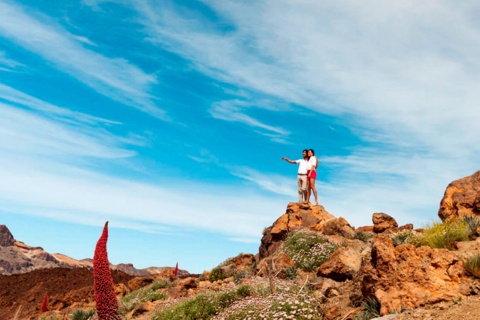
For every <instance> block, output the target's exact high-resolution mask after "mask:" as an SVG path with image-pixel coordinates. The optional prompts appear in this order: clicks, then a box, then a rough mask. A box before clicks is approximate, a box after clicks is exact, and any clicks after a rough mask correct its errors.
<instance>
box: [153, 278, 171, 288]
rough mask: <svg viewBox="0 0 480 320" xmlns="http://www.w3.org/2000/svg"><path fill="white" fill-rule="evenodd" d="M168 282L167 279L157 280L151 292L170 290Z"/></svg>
mask: <svg viewBox="0 0 480 320" xmlns="http://www.w3.org/2000/svg"><path fill="white" fill-rule="evenodd" d="M168 285H169V283H168V281H167V280H165V279H160V280H156V281H155V282H154V283H153V284H152V286H151V290H153V291H156V290H158V289H163V288H168Z"/></svg>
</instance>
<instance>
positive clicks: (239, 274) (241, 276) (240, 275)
mask: <svg viewBox="0 0 480 320" xmlns="http://www.w3.org/2000/svg"><path fill="white" fill-rule="evenodd" d="M243 279H245V272H243V271H240V272H237V273H235V274H234V275H233V282H235V283H240V282H241V281H242V280H243Z"/></svg>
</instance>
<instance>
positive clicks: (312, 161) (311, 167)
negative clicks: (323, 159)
mask: <svg viewBox="0 0 480 320" xmlns="http://www.w3.org/2000/svg"><path fill="white" fill-rule="evenodd" d="M307 154H308V173H307V178H308V191H307V202H310V194H311V192H312V190H313V195H314V197H315V205H316V206H318V197H317V189H316V188H315V179H316V178H317V172H316V171H315V169H317V167H318V159H317V157H315V151H313V149H309V150H308V153H307Z"/></svg>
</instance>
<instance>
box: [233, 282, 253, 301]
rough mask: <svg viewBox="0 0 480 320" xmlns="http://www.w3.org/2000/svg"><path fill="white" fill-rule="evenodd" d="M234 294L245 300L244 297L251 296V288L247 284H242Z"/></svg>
mask: <svg viewBox="0 0 480 320" xmlns="http://www.w3.org/2000/svg"><path fill="white" fill-rule="evenodd" d="M236 292H237V295H238V296H239V297H243V298H245V297H248V296H251V295H252V287H250V286H249V285H247V284H243V285H240V286H238V288H237V291H236Z"/></svg>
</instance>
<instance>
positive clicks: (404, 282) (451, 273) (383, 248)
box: [362, 234, 475, 315]
mask: <svg viewBox="0 0 480 320" xmlns="http://www.w3.org/2000/svg"><path fill="white" fill-rule="evenodd" d="M363 272H364V278H363V282H362V291H363V293H364V295H365V296H374V297H375V298H376V299H377V301H378V302H379V303H380V305H381V309H380V313H381V314H382V315H386V314H389V313H394V312H400V311H401V310H402V309H405V308H406V309H409V308H418V307H420V306H424V305H429V304H434V303H438V302H442V301H452V300H454V299H458V298H461V297H465V296H467V295H470V294H472V290H473V288H474V287H475V286H474V284H473V281H474V280H473V279H472V278H470V277H468V276H467V274H466V271H465V269H464V268H463V263H462V262H461V261H460V259H459V258H458V255H457V253H455V252H453V251H449V250H447V249H432V248H430V247H426V246H423V247H419V248H416V247H414V246H413V245H410V244H404V245H400V246H397V247H394V246H393V243H392V241H391V240H390V238H389V237H388V236H387V235H384V234H380V235H377V236H376V237H375V238H374V239H373V242H372V258H371V263H370V264H367V265H366V266H365V267H364V268H363Z"/></svg>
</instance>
